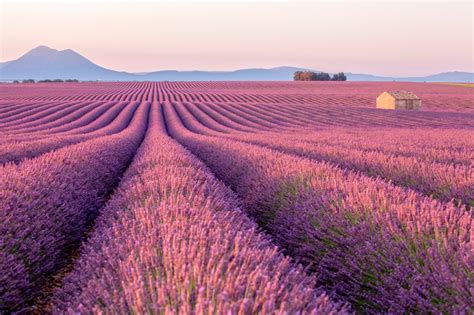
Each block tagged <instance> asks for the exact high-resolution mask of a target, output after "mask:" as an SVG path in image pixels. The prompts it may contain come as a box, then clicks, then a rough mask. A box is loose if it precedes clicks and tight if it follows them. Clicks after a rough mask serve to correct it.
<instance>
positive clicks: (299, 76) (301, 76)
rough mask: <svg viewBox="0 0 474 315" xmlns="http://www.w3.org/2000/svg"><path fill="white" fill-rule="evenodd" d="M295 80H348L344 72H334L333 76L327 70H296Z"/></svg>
mask: <svg viewBox="0 0 474 315" xmlns="http://www.w3.org/2000/svg"><path fill="white" fill-rule="evenodd" d="M293 79H294V80H295V81H346V80H347V77H346V75H345V74H344V72H339V73H336V74H334V75H333V76H332V77H331V76H330V75H329V73H326V72H313V71H296V72H295V74H294V75H293Z"/></svg>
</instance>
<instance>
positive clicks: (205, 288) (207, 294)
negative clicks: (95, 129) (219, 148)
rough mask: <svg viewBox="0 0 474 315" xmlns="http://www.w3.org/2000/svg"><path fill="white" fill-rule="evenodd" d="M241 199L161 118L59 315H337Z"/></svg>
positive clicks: (103, 217)
mask: <svg viewBox="0 0 474 315" xmlns="http://www.w3.org/2000/svg"><path fill="white" fill-rule="evenodd" d="M237 205H238V201H237V200H236V199H235V196H234V195H233V194H232V192H231V191H230V190H229V189H228V188H226V187H225V186H224V185H223V184H221V183H220V182H218V181H217V180H216V179H215V178H214V177H213V175H212V174H211V173H210V172H209V171H208V169H207V168H206V167H205V166H204V165H203V164H202V163H201V162H199V161H198V160H197V159H196V158H194V157H193V156H192V155H190V154H189V153H188V152H187V151H186V150H184V149H183V148H182V147H180V146H179V145H178V144H177V143H175V142H174V141H173V140H171V139H170V138H169V137H168V136H166V131H165V129H164V124H163V121H162V118H161V116H160V112H159V108H158V106H156V107H155V108H154V109H153V110H152V114H151V124H150V128H149V129H148V132H147V135H146V138H145V140H144V142H143V144H142V146H141V147H140V149H139V151H138V152H137V155H136V157H135V159H134V161H133V163H132V165H131V166H130V168H129V169H128V171H127V172H126V174H125V177H124V179H123V181H122V183H121V185H120V187H119V189H118V190H117V191H116V192H115V193H114V195H113V196H112V198H111V200H110V202H109V203H108V205H107V206H106V207H105V208H104V209H103V210H102V211H101V214H100V216H99V218H98V220H97V224H96V226H95V230H94V232H93V233H92V235H91V236H90V238H89V240H88V241H87V243H86V244H85V246H84V248H83V250H82V253H81V257H80V259H79V261H78V262H77V264H76V268H75V269H74V270H73V271H72V273H71V274H70V275H69V276H68V277H67V278H66V281H65V285H64V287H63V288H62V289H60V290H59V291H58V292H56V295H55V299H54V304H53V312H54V313H71V314H73V313H74V314H75V313H89V312H94V313H103V312H105V313H132V314H145V313H150V314H158V313H176V314H191V313H196V314H206V313H217V314H226V313H233V314H237V313H239V314H255V313H264V314H268V313H300V312H308V313H323V314H327V313H337V312H344V311H345V310H344V308H343V307H341V306H340V305H338V304H334V303H331V302H330V301H329V300H328V298H327V297H326V296H325V295H324V294H320V293H318V291H317V290H315V289H314V285H315V279H314V278H312V277H310V276H307V275H306V274H305V273H304V272H303V270H302V269H301V268H299V267H297V266H295V265H293V264H292V263H291V262H289V260H288V259H287V258H284V257H283V256H282V255H281V254H280V253H279V252H278V250H277V249H276V248H275V247H274V246H273V245H271V243H270V242H269V241H268V240H267V238H266V237H265V236H263V235H261V234H260V233H258V232H257V229H256V227H255V224H254V223H252V222H251V221H250V220H249V219H248V218H246V216H245V215H244V214H243V213H242V212H241V210H240V209H239V208H238V206H237Z"/></svg>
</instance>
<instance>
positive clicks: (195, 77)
mask: <svg viewBox="0 0 474 315" xmlns="http://www.w3.org/2000/svg"><path fill="white" fill-rule="evenodd" d="M298 70H304V69H302V68H295V67H278V68H271V69H262V68H255V69H241V70H235V71H175V70H168V71H156V72H149V73H147V74H145V75H144V77H146V78H147V80H152V81H164V80H169V81H287V80H292V79H293V73H295V71H298Z"/></svg>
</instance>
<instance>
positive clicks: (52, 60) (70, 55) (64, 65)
mask: <svg viewBox="0 0 474 315" xmlns="http://www.w3.org/2000/svg"><path fill="white" fill-rule="evenodd" d="M134 77H135V75H134V74H130V73H126V72H118V71H113V70H109V69H106V68H103V67H100V66H98V65H96V64H94V63H93V62H91V61H90V60H88V59H86V58H84V57H83V56H81V55H79V54H78V53H76V52H75V51H73V50H71V49H66V50H61V51H59V50H56V49H51V48H49V47H46V46H39V47H36V48H34V49H32V50H30V51H29V52H27V53H26V54H24V55H23V56H21V57H20V58H18V59H16V60H13V61H10V62H8V63H6V64H5V65H3V66H1V67H0V78H1V79H2V80H21V79H35V80H40V79H71V78H74V79H78V80H104V81H115V80H133V79H134Z"/></svg>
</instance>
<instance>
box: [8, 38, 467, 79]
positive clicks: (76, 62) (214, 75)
mask: <svg viewBox="0 0 474 315" xmlns="http://www.w3.org/2000/svg"><path fill="white" fill-rule="evenodd" d="M299 70H308V69H304V68H297V67H277V68H270V69H263V68H255V69H240V70H235V71H176V70H163V71H154V72H146V73H129V72H120V71H115V70H110V69H106V68H104V67H101V66H99V65H97V64H95V63H93V62H92V61H90V60H88V59H87V58H85V57H83V56H81V55H80V54H78V53H77V52H75V51H73V50H71V49H66V50H61V51H59V50H56V49H52V48H49V47H46V46H39V47H36V48H34V49H32V50H30V51H29V52H27V53H26V54H24V55H23V56H21V57H20V58H18V59H16V60H12V61H7V62H2V63H0V80H1V81H12V80H23V79H35V80H43V79H78V80H83V81H85V80H100V81H288V80H292V79H293V73H294V72H295V71H299ZM313 71H314V70H313ZM346 75H347V78H348V80H349V81H411V82H424V81H426V82H473V81H474V73H470V72H445V73H439V74H434V75H430V76H426V77H404V78H396V77H382V76H374V75H370V74H357V73H346Z"/></svg>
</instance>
